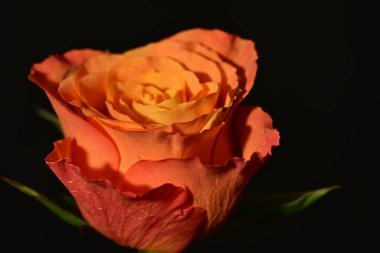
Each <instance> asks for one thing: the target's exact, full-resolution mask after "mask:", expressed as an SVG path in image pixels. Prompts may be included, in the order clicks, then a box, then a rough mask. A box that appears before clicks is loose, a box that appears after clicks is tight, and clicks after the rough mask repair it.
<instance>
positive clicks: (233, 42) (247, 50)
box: [169, 28, 258, 93]
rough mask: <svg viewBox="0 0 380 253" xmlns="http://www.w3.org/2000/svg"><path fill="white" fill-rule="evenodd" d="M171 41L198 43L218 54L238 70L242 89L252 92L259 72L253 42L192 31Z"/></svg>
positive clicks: (223, 33) (181, 33) (227, 35)
mask: <svg viewBox="0 0 380 253" xmlns="http://www.w3.org/2000/svg"><path fill="white" fill-rule="evenodd" d="M169 39H174V40H178V41H183V42H198V43H200V44H203V45H204V46H206V47H208V48H210V49H211V50H213V51H215V52H217V53H218V54H219V55H220V57H222V58H223V59H224V60H226V61H227V62H229V63H231V64H232V65H233V66H234V67H236V68H237V69H238V75H239V77H240V78H242V79H243V80H241V82H242V86H241V87H242V88H244V89H245V90H246V93H247V92H248V91H250V90H251V88H252V86H253V81H254V79H255V77H256V71H257V63H256V60H257V58H258V57H257V52H256V49H255V45H254V43H253V41H251V40H246V39H242V38H241V37H239V36H237V35H232V34H228V33H226V32H224V31H221V30H217V29H215V30H206V29H199V28H197V29H190V30H186V31H183V32H179V33H177V34H175V35H174V36H172V37H170V38H169Z"/></svg>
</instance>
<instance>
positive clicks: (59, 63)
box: [29, 52, 119, 178]
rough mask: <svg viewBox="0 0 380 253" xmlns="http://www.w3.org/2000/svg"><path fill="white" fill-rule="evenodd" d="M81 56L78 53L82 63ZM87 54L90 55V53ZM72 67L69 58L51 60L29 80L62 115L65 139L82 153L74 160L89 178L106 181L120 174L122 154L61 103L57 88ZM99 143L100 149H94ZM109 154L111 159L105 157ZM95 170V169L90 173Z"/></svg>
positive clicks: (36, 66) (46, 61) (42, 65)
mask: <svg viewBox="0 0 380 253" xmlns="http://www.w3.org/2000/svg"><path fill="white" fill-rule="evenodd" d="M78 54H79V52H76V55H77V58H76V59H78V57H79V56H78ZM86 54H87V53H86ZM71 67H72V66H71V65H70V64H69V61H68V60H66V59H65V58H62V57H61V58H60V57H55V56H50V57H49V58H47V59H46V60H45V61H43V62H41V63H39V64H35V65H34V66H33V67H32V70H31V73H30V75H29V79H30V80H31V81H33V82H35V83H37V84H38V85H39V86H40V87H41V88H42V89H44V91H45V92H46V94H47V96H48V98H49V100H50V102H51V104H52V106H53V108H54V110H55V111H56V113H57V114H58V117H59V120H60V122H61V126H62V128H63V131H64V134H65V136H75V138H76V139H75V140H76V145H77V146H78V152H77V154H76V155H75V156H74V157H73V159H74V160H75V162H76V163H77V164H79V165H80V166H81V167H82V168H83V170H84V171H83V172H84V173H85V174H86V176H89V177H91V178H94V177H95V178H98V177H101V178H103V177H105V176H106V175H107V173H108V171H109V170H117V168H118V164H119V157H118V152H117V150H116V148H115V145H114V144H113V142H112V141H111V140H110V139H109V138H107V135H106V134H103V133H102V132H101V131H99V130H98V129H96V128H94V126H92V125H91V124H90V123H89V122H88V121H87V120H85V119H84V118H82V117H81V116H79V114H78V113H75V112H73V111H72V109H71V108H70V107H69V106H68V105H67V104H66V103H65V102H64V101H63V100H62V99H61V97H60V96H59V95H58V93H57V90H56V89H57V86H58V83H57V82H59V81H61V80H62V77H63V75H64V74H65V73H66V72H67V71H69V70H70V68H71ZM94 143H96V145H94ZM104 154H107V155H104ZM86 168H91V169H88V170H87V169H86Z"/></svg>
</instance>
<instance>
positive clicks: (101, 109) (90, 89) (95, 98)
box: [77, 72, 108, 114]
mask: <svg viewBox="0 0 380 253" xmlns="http://www.w3.org/2000/svg"><path fill="white" fill-rule="evenodd" d="M107 85H108V73H107V72H96V73H91V74H88V75H86V76H84V77H82V78H81V79H80V80H79V81H78V82H77V90H78V93H79V94H78V95H79V97H80V98H81V101H82V102H83V103H84V104H85V105H86V106H87V108H89V109H91V110H94V111H96V112H98V113H101V114H106V111H107V109H106V104H105V101H106V89H107Z"/></svg>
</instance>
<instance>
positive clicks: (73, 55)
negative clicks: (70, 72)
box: [63, 49, 104, 66]
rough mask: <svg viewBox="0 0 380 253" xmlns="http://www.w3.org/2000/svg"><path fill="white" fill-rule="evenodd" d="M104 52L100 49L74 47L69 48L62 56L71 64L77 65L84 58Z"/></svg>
mask: <svg viewBox="0 0 380 253" xmlns="http://www.w3.org/2000/svg"><path fill="white" fill-rule="evenodd" d="M99 54H104V53H103V52H102V51H98V50H93V49H79V50H78V49H75V50H70V51H68V52H66V53H65V54H64V55H63V57H64V58H65V59H66V60H67V61H68V62H69V63H70V64H71V65H72V66H78V65H79V64H81V63H82V62H84V61H85V60H86V59H88V58H90V57H93V56H96V55H99Z"/></svg>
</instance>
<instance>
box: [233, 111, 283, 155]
mask: <svg viewBox="0 0 380 253" xmlns="http://www.w3.org/2000/svg"><path fill="white" fill-rule="evenodd" d="M233 123H234V128H233V129H234V130H233V134H235V136H236V137H237V140H238V145H237V146H238V147H240V149H239V150H237V152H238V154H237V155H239V156H241V157H243V158H244V159H246V160H249V159H250V158H251V156H252V155H253V154H255V153H257V154H258V155H259V157H260V158H261V159H265V158H266V157H267V156H268V155H271V149H272V147H273V146H278V145H279V144H280V134H279V132H278V131H277V130H276V129H273V126H272V118H271V117H270V115H269V114H267V113H266V112H264V111H263V110H262V109H261V108H260V107H252V106H244V105H239V106H238V107H237V108H236V110H235V114H234V120H233Z"/></svg>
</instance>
